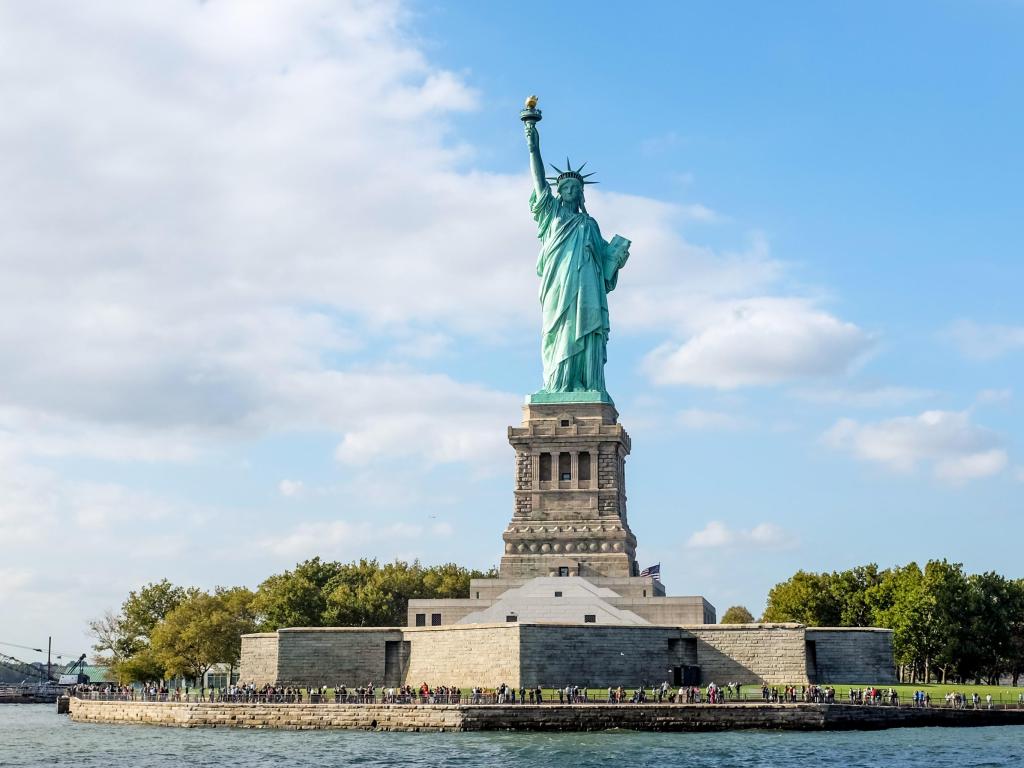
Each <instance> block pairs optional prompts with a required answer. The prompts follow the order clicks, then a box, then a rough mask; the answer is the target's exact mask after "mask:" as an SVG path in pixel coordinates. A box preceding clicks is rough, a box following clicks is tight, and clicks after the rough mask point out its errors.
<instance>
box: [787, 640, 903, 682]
mask: <svg viewBox="0 0 1024 768" xmlns="http://www.w3.org/2000/svg"><path fill="white" fill-rule="evenodd" d="M807 646H808V648H807V656H808V672H809V674H810V676H811V678H812V681H813V682H818V683H875V684H882V685H884V684H886V683H895V682H896V667H895V664H894V663H893V656H892V630H891V629H879V628H876V627H809V628H808V629H807Z"/></svg>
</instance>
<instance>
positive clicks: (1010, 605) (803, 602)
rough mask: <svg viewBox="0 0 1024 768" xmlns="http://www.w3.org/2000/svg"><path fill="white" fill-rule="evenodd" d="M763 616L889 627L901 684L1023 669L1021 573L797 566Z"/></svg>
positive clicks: (937, 564) (980, 678) (992, 677)
mask: <svg viewBox="0 0 1024 768" xmlns="http://www.w3.org/2000/svg"><path fill="white" fill-rule="evenodd" d="M762 621H766V622H785V621H795V622H799V623H801V624H806V625H808V626H818V627H822V626H833V627H869V626H876V627H889V628H890V629H892V630H893V641H892V642H893V655H894V657H895V661H896V664H897V670H898V672H899V676H900V680H901V681H902V682H910V683H917V682H932V681H937V682H942V683H945V682H947V681H948V682H957V683H966V682H972V681H973V682H974V683H976V684H980V683H982V682H986V683H988V684H991V685H997V684H998V683H999V679H1000V677H1002V676H1003V675H1009V676H1010V677H1011V678H1012V680H1013V685H1017V682H1018V680H1019V678H1020V675H1021V673H1022V672H1024V579H1016V580H1014V579H1007V578H1005V577H1003V576H1000V575H999V574H997V573H992V572H988V573H974V574H969V573H966V572H965V571H964V568H963V565H962V564H960V563H949V562H947V561H945V560H931V561H929V562H928V563H926V564H925V566H924V568H921V567H920V566H918V564H917V563H909V564H907V565H904V566H898V567H894V568H886V569H884V570H879V568H878V566H877V565H875V564H874V563H872V564H869V565H862V566H857V567H856V568H851V569H849V570H846V571H834V572H832V573H810V572H807V571H802V570H801V571H797V572H796V573H795V574H794V575H793V576H792V577H790V578H789V579H788V580H787V581H784V582H782V583H781V584H776V585H775V586H774V587H773V588H772V589H771V591H770V592H769V593H768V603H767V607H766V609H765V612H764V615H763V617H762Z"/></svg>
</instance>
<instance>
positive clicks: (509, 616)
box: [505, 613, 519, 621]
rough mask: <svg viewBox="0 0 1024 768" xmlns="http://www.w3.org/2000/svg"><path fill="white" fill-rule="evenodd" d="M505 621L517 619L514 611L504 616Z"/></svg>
mask: <svg viewBox="0 0 1024 768" xmlns="http://www.w3.org/2000/svg"><path fill="white" fill-rule="evenodd" d="M505 621H519V617H518V616H516V615H515V614H514V613H510V614H509V615H508V616H506V617H505Z"/></svg>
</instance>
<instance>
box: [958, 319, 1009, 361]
mask: <svg viewBox="0 0 1024 768" xmlns="http://www.w3.org/2000/svg"><path fill="white" fill-rule="evenodd" d="M947 336H948V337H949V338H950V339H951V340H952V341H953V343H954V344H955V345H956V346H957V347H958V348H959V349H960V352H961V353H962V354H963V355H964V356H966V357H969V358H972V359H974V360H993V359H995V358H997V357H1002V356H1003V355H1006V354H1009V353H1011V352H1017V351H1020V350H1024V325H999V324H995V323H988V324H986V323H976V322H974V321H973V320H958V321H957V322H955V323H953V325H952V327H951V328H950V329H949V331H947Z"/></svg>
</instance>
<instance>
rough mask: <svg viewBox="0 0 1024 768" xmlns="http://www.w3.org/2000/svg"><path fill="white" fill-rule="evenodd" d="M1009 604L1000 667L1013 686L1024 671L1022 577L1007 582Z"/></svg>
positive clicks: (1023, 584)
mask: <svg viewBox="0 0 1024 768" xmlns="http://www.w3.org/2000/svg"><path fill="white" fill-rule="evenodd" d="M1008 592H1009V606H1008V608H1007V611H1006V616H1007V622H1006V623H1007V632H1008V634H1009V642H1007V644H1006V648H1005V649H1004V651H1003V662H1002V665H1001V666H1002V669H1003V671H1004V672H1006V674H1008V675H1010V677H1011V679H1012V681H1013V685H1014V687H1016V686H1017V683H1018V682H1020V676H1021V674H1022V673H1024V579H1016V580H1015V581H1011V582H1010V583H1009V588H1008Z"/></svg>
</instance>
